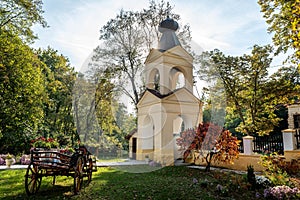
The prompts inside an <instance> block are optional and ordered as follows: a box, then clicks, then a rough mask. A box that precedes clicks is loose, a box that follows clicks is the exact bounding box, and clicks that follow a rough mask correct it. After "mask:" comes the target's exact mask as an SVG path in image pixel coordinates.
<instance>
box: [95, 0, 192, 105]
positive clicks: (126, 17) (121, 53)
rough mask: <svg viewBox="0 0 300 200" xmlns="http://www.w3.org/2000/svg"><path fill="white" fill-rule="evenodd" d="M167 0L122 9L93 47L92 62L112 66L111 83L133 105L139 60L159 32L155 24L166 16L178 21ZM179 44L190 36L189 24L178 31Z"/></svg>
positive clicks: (139, 87)
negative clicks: (97, 44) (165, 0)
mask: <svg viewBox="0 0 300 200" xmlns="http://www.w3.org/2000/svg"><path fill="white" fill-rule="evenodd" d="M172 9H173V7H172V6H171V5H170V3H168V2H167V3H166V2H164V0H162V1H161V2H160V3H156V2H155V1H150V6H149V8H148V9H143V10H142V11H140V12H133V11H123V10H121V11H120V13H119V14H118V15H117V16H116V18H114V19H111V20H109V21H108V22H107V24H106V25H105V26H103V27H102V28H101V30H100V40H101V41H102V42H103V44H102V45H100V46H98V47H97V48H96V49H95V55H94V61H96V62H98V63H100V66H101V67H102V68H109V69H112V72H113V73H114V74H115V75H114V76H115V77H116V79H115V81H116V83H115V85H116V86H117V87H119V89H120V90H121V91H122V92H123V93H124V94H125V95H127V96H128V97H129V98H130V99H131V101H132V103H133V104H134V105H135V106H136V105H137V103H138V100H139V95H140V93H141V92H142V88H143V83H142V80H141V78H140V76H141V75H142V69H143V61H144V60H145V57H146V54H147V53H148V52H149V50H150V48H151V47H152V46H153V44H154V43H155V42H157V41H158V38H159V37H160V33H159V32H158V25H159V23H160V22H161V21H162V20H163V19H166V18H167V16H169V17H171V18H173V19H174V20H179V19H180V17H179V15H177V14H173V13H172ZM178 35H179V36H180V40H181V42H182V44H183V45H187V44H188V43H189V42H188V41H189V40H190V39H191V38H190V31H189V26H188V25H185V26H182V28H181V31H180V32H179V33H178Z"/></svg>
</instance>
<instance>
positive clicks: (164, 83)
mask: <svg viewBox="0 0 300 200" xmlns="http://www.w3.org/2000/svg"><path fill="white" fill-rule="evenodd" d="M177 29H178V23H177V22H176V21H174V20H173V19H170V18H167V19H166V20H164V21H162V22H161V23H160V25H159V27H158V30H159V31H160V32H161V33H162V36H161V39H160V41H159V44H158V49H152V50H151V52H150V53H149V55H148V57H147V59H146V62H145V64H146V67H145V80H146V87H147V88H149V89H154V90H157V91H159V93H160V94H162V95H165V94H168V93H170V92H172V91H174V90H175V89H177V88H178V87H177V85H178V79H179V76H180V75H181V76H182V77H181V78H183V80H181V81H183V86H184V87H185V88H187V89H188V90H189V91H191V92H193V58H192V56H191V55H190V54H189V53H188V52H187V51H185V49H183V48H182V47H181V44H180V42H179V40H178V38H177V36H176V34H175V31H176V30H177ZM170 49H172V51H169V50H170Z"/></svg>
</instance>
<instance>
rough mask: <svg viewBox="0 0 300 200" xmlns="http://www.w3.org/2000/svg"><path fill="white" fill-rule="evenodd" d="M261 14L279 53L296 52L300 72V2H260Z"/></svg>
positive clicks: (281, 0) (295, 57) (262, 0)
mask: <svg viewBox="0 0 300 200" xmlns="http://www.w3.org/2000/svg"><path fill="white" fill-rule="evenodd" d="M258 4H259V5H260V7H261V12H262V13H263V14H264V17H265V18H266V21H267V23H268V24H269V28H268V31H269V32H271V33H274V35H273V43H274V44H275V46H277V53H279V52H284V53H286V52H287V51H288V50H289V49H291V50H292V51H294V55H293V56H294V58H293V59H294V60H293V61H294V62H295V63H296V64H298V68H299V70H300V0H258Z"/></svg>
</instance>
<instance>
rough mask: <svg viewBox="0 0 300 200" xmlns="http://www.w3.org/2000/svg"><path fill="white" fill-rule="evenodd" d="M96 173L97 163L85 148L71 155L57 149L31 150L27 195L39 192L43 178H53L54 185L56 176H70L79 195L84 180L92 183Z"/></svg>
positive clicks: (26, 186)
mask: <svg viewBox="0 0 300 200" xmlns="http://www.w3.org/2000/svg"><path fill="white" fill-rule="evenodd" d="M94 171H97V167H96V161H95V159H92V155H91V153H90V152H89V151H88V150H87V149H86V148H85V147H80V148H79V149H76V152H75V153H73V154H69V155H68V154H66V153H62V152H61V151H60V150H56V149H53V150H45V149H41V148H34V149H32V150H31V162H30V164H29V165H28V168H27V171H26V175H25V190H26V193H27V195H34V194H35V193H37V192H38V190H39V188H40V186H41V183H42V178H43V177H47V176H52V177H53V185H54V184H55V177H56V176H70V177H73V179H74V193H75V194H78V192H79V191H80V189H81V187H82V184H83V178H87V183H90V182H91V180H92V173H93V172H94Z"/></svg>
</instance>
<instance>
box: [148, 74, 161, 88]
mask: <svg viewBox="0 0 300 200" xmlns="http://www.w3.org/2000/svg"><path fill="white" fill-rule="evenodd" d="M147 87H148V88H150V89H154V90H159V88H160V74H159V71H158V70H157V69H153V70H152V71H151V72H150V74H149V80H148V84H147Z"/></svg>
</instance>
